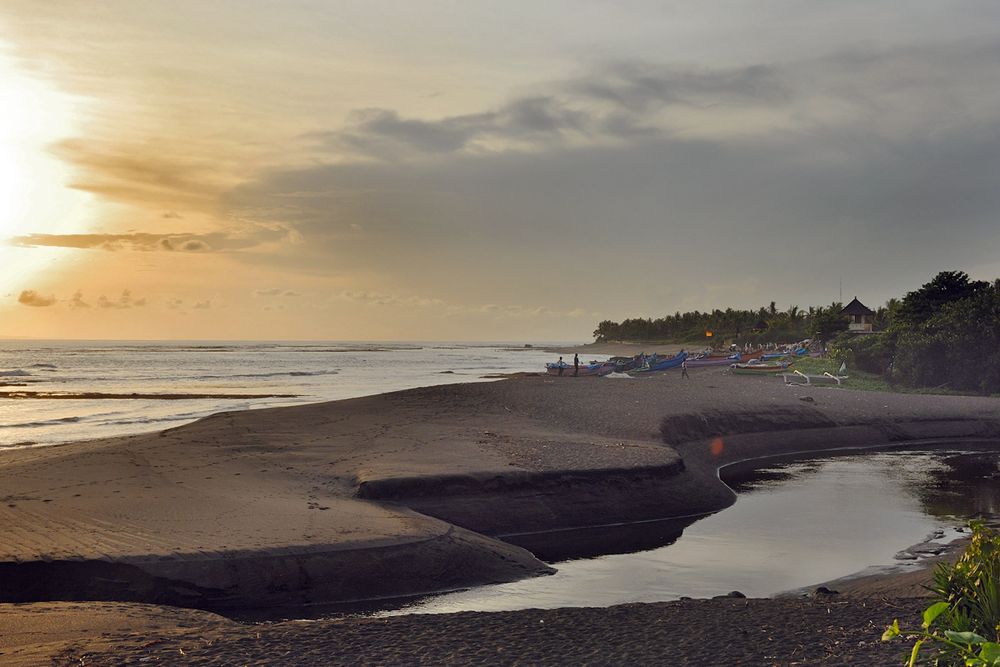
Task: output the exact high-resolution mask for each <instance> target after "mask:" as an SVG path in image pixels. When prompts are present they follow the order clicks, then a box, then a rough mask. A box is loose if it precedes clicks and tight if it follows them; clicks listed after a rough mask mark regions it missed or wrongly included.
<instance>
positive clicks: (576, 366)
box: [573, 354, 580, 377]
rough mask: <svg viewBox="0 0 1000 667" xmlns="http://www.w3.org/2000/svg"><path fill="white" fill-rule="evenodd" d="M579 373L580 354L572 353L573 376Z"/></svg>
mask: <svg viewBox="0 0 1000 667" xmlns="http://www.w3.org/2000/svg"><path fill="white" fill-rule="evenodd" d="M579 374H580V355H579V354H574V355H573V377H576V376H578V375H579Z"/></svg>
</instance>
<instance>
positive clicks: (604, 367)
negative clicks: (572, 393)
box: [545, 361, 615, 377]
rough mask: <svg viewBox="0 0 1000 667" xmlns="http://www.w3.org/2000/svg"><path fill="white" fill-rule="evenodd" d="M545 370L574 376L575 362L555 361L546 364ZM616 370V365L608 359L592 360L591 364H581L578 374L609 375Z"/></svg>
mask: <svg viewBox="0 0 1000 667" xmlns="http://www.w3.org/2000/svg"><path fill="white" fill-rule="evenodd" d="M545 372H546V373H548V374H549V375H561V376H563V377H566V376H569V377H573V364H567V363H566V362H565V361H564V362H562V363H559V362H555V363H551V364H545ZM614 372H615V365H614V364H613V363H611V362H608V361H592V362H590V363H589V364H580V369H579V372H577V376H581V377H582V376H585V375H609V374H611V373H614Z"/></svg>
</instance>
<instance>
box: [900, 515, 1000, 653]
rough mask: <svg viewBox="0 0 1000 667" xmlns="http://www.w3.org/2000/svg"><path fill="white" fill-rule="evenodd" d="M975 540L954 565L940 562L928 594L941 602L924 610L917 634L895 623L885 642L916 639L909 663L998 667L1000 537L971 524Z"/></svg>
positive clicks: (984, 527)
mask: <svg viewBox="0 0 1000 667" xmlns="http://www.w3.org/2000/svg"><path fill="white" fill-rule="evenodd" d="M970 525H971V527H972V542H971V543H970V544H969V547H968V548H967V549H966V550H965V553H964V554H962V557H961V558H960V559H959V560H958V562H957V563H955V565H953V566H948V565H945V564H943V563H939V564H938V566H937V567H936V568H935V570H934V582H933V584H932V585H931V586H930V590H931V591H932V592H933V593H934V596H935V598H937V600H938V601H937V602H935V603H934V604H932V605H931V606H930V607H928V608H927V609H926V610H925V611H924V617H923V624H922V625H921V629H920V630H919V631H908V630H904V629H902V628H900V627H899V620H898V619H897V620H894V621H893V622H892V625H891V626H889V627H888V628H887V629H886V631H885V632H884V633H883V634H882V640H883V641H889V640H891V639H894V638H895V637H899V636H901V635H912V636H915V637H916V639H917V641H916V643H915V644H914V645H913V649H912V650H911V651H910V658H909V662H908V663H907V664H909V665H911V666H912V665H916V664H919V661H920V660H921V655H920V652H921V649H922V648H923V647H924V646H928V647H929V648H931V650H932V651H933V653H932V654H931V655H930V656H928V660H930V661H932V662H933V664H937V665H977V666H978V665H984V666H985V665H988V666H992V667H997V666H1000V535H997V533H995V532H994V531H992V530H990V529H988V528H986V526H984V525H983V524H982V522H976V521H974V522H972V523H971V524H970Z"/></svg>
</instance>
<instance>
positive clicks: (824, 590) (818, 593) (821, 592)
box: [813, 586, 840, 597]
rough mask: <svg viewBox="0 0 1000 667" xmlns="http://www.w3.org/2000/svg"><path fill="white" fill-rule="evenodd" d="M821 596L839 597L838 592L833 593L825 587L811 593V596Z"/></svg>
mask: <svg viewBox="0 0 1000 667" xmlns="http://www.w3.org/2000/svg"><path fill="white" fill-rule="evenodd" d="M821 595H840V591H834V590H831V589H829V588H827V587H826V586H820V587H819V588H817V589H816V590H814V591H813V596H814V597H819V596H821Z"/></svg>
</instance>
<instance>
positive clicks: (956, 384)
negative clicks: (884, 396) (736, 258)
mask: <svg viewBox="0 0 1000 667" xmlns="http://www.w3.org/2000/svg"><path fill="white" fill-rule="evenodd" d="M842 309H843V304H841V303H839V302H834V303H831V304H830V305H829V306H819V307H809V308H806V309H802V308H800V307H798V306H791V307H790V308H788V309H787V310H783V311H782V310H778V309H777V307H776V304H775V302H773V301H772V302H771V303H770V305H769V306H767V307H761V308H759V309H757V310H740V309H733V308H727V309H726V310H719V309H716V310H713V311H710V312H700V311H697V310H695V311H692V312H687V313H680V312H677V313H674V314H673V315H667V316H664V317H660V318H656V319H652V318H629V319H626V320H623V321H621V322H613V321H611V320H605V321H603V322H601V323H600V324H598V325H597V329H595V330H594V338H595V340H597V341H598V342H606V341H630V342H638V341H642V342H653V341H655V342H673V343H696V344H704V343H705V342H706V341H713V340H715V341H722V340H734V341H735V342H736V343H737V344H741V345H742V344H744V343H767V342H773V343H791V342H795V341H801V340H804V339H806V338H811V339H815V340H820V341H824V342H826V343H827V344H828V346H829V348H830V350H831V353H832V354H833V355H834V356H836V357H837V358H842V359H843V360H844V361H847V362H848V363H849V364H850V365H853V366H855V367H857V368H860V369H862V370H865V371H868V372H872V373H878V374H880V375H883V376H884V377H885V378H886V379H887V380H888V381H889V382H890V383H894V384H900V385H903V386H909V387H932V388H947V389H954V390H958V391H972V392H977V393H984V394H990V393H998V392H1000V280H996V281H994V282H993V283H988V282H984V281H980V280H977V281H973V280H970V279H969V276H968V275H967V274H966V273H964V272H962V271H943V272H941V273H939V274H938V275H937V276H935V277H934V278H933V279H932V280H931V281H930V282H928V283H926V284H924V285H923V286H921V287H920V288H919V289H917V290H914V291H912V292H907V293H906V295H904V296H903V297H902V298H899V299H890V300H889V301H888V302H887V303H886V304H885V305H884V306H881V307H879V308H877V309H876V310H875V315H874V317H873V323H874V325H873V329H874V331H875V333H872V334H868V335H854V334H850V333H848V332H847V331H846V330H847V328H848V319H847V317H846V316H843V315H841V314H840V311H841V310H842ZM706 332H711V333H712V336H711V337H710V338H709V337H707V336H706Z"/></svg>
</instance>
